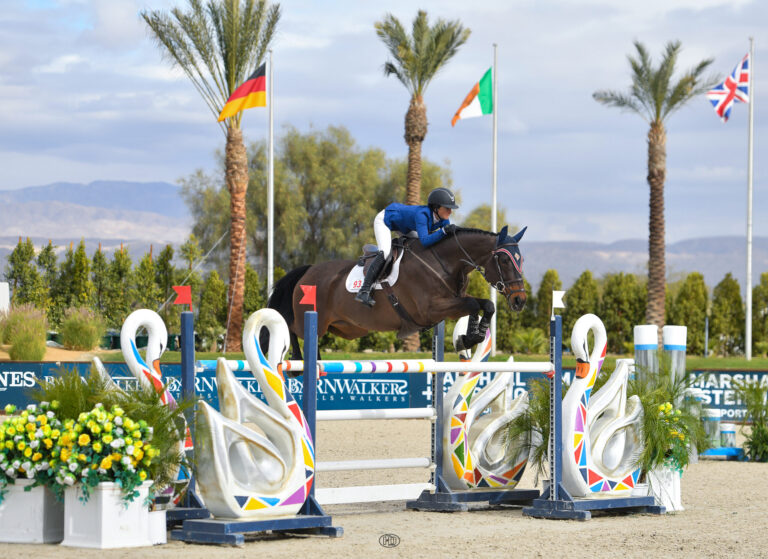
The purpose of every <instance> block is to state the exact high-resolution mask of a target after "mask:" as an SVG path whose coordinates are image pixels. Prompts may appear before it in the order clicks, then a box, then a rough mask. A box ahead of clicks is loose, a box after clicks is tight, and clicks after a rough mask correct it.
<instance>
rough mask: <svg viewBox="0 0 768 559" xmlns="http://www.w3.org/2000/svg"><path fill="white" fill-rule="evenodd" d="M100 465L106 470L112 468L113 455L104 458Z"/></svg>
mask: <svg viewBox="0 0 768 559" xmlns="http://www.w3.org/2000/svg"><path fill="white" fill-rule="evenodd" d="M99 467H100V468H102V469H104V470H108V469H110V468H111V467H112V457H111V456H107V457H106V458H104V459H103V460H102V461H101V464H99Z"/></svg>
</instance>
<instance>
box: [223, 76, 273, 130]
mask: <svg viewBox="0 0 768 559" xmlns="http://www.w3.org/2000/svg"><path fill="white" fill-rule="evenodd" d="M266 70H267V64H266V63H264V64H262V65H261V66H259V67H258V69H257V70H256V71H255V72H254V73H253V74H251V77H250V78H248V79H247V80H245V82H243V84H242V85H241V86H240V87H238V88H237V89H236V90H235V92H234V93H233V94H232V95H231V96H230V98H229V99H227V103H226V104H225V105H224V108H223V109H222V110H221V114H220V115H219V122H221V121H222V120H224V119H225V118H229V117H231V116H234V115H236V114H237V113H239V112H240V111H244V110H245V109H250V108H251V107H266V106H267V95H266V92H267V78H266V73H267V72H266Z"/></svg>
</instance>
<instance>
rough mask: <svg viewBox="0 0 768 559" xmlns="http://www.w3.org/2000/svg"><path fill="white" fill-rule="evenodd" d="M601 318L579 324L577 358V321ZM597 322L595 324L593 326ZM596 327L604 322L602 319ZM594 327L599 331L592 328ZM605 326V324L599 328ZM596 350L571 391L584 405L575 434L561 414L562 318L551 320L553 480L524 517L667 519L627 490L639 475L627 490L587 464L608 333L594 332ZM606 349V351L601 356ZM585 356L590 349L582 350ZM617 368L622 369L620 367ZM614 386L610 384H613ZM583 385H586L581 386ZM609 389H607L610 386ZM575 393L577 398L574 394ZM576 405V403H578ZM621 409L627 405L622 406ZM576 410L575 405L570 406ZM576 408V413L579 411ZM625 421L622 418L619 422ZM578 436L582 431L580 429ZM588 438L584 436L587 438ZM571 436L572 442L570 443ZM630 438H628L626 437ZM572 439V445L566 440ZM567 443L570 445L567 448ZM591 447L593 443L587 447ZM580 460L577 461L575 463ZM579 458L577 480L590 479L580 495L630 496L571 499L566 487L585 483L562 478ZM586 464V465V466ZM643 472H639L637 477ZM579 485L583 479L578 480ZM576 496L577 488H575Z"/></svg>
mask: <svg viewBox="0 0 768 559" xmlns="http://www.w3.org/2000/svg"><path fill="white" fill-rule="evenodd" d="M592 318H594V319H597V317H594V315H586V316H584V317H582V318H581V319H579V321H577V324H576V325H575V326H574V336H573V337H572V338H571V345H572V347H573V349H574V354H577V355H578V352H577V351H576V350H577V349H578V348H577V347H576V342H575V339H576V337H577V336H576V332H577V329H578V327H579V322H582V321H584V319H590V321H591V319H592ZM593 322H594V321H593ZM596 322H600V321H599V319H597V320H596ZM591 326H595V325H594V324H593V325H591ZM599 326H600V327H602V323H601V322H600V324H599ZM587 329H588V328H587V327H584V328H582V329H580V331H579V335H580V337H583V345H584V346H586V330H587ZM595 330H596V331H595V346H596V347H595V348H594V350H593V352H592V354H591V355H590V357H589V360H588V361H587V360H584V362H580V363H579V366H580V368H577V372H576V375H575V376H574V382H573V384H572V385H571V388H570V389H569V391H568V394H569V395H570V394H571V392H572V391H574V390H575V389H579V388H581V389H582V390H583V392H584V394H583V396H582V398H581V399H580V401H581V402H582V403H583V408H584V410H582V411H577V412H576V413H579V414H581V415H580V419H581V421H582V423H581V430H580V431H579V432H574V431H572V430H568V429H566V426H565V423H564V421H566V420H571V419H572V418H571V417H567V418H564V414H563V398H562V393H563V391H562V384H563V376H562V371H563V367H562V317H560V316H554V317H553V318H552V320H551V321H550V326H549V332H550V357H551V359H552V362H553V363H554V365H555V375H554V376H553V377H552V378H551V379H550V384H549V403H550V425H552V430H551V437H550V440H549V472H550V479H549V480H548V482H546V483H545V486H544V490H543V491H542V493H541V496H540V497H539V498H538V499H536V500H535V501H533V505H532V506H530V507H525V508H523V515H525V516H533V517H535V518H551V519H567V520H589V519H590V518H591V517H592V514H591V512H590V511H593V510H610V511H628V512H646V513H652V514H664V512H665V509H664V507H663V506H659V505H657V504H656V500H655V499H654V497H652V496H642V497H641V496H637V497H635V496H632V495H631V492H630V491H629V489H630V488H631V487H633V486H634V484H635V483H636V482H637V475H636V473H632V474H630V475H629V476H628V477H627V479H626V486H627V487H624V486H620V485H619V484H620V483H621V481H613V480H610V479H609V476H607V475H606V476H604V477H601V476H600V474H601V470H600V469H599V468H595V471H593V469H592V468H591V467H588V466H587V464H589V465H590V466H591V462H590V460H591V459H592V456H591V452H592V448H591V446H590V444H592V442H591V441H590V440H589V439H590V438H589V425H588V423H589V412H588V411H587V408H588V404H589V399H590V395H591V390H592V387H593V385H594V382H595V380H596V378H597V375H598V374H599V372H600V367H601V366H602V363H603V358H604V357H605V349H604V347H605V329H604V328H603V329H602V336H601V335H600V334H601V333H600V332H599V328H596V329H595ZM601 348H602V352H601ZM583 354H584V356H585V357H586V354H587V352H586V348H584V351H583ZM617 366H623V365H622V364H619V363H617ZM609 382H611V381H609ZM582 384H584V386H580V385H582ZM606 386H607V385H606ZM574 394H576V393H575V392H574ZM577 404H578V402H577ZM622 405H623V403H622ZM569 409H572V406H569ZM577 409H578V408H577ZM619 419H620V420H621V419H622V418H621V417H620V418H619ZM577 423H578V419H577ZM576 431H578V429H576ZM585 434H586V436H584V435H585ZM569 436H570V438H569ZM626 436H627V437H629V436H630V435H626ZM575 437H583V440H581V439H580V440H579V443H580V444H573V443H574V442H575V441H576V438H575ZM566 438H569V440H567V441H566V440H565V439H566ZM564 443H567V444H564ZM588 443H589V444H588ZM574 446H576V447H577V448H576V450H575V453H576V454H575V455H570V454H568V451H569V450H573V448H572V447H574ZM576 457H578V459H576ZM575 459H576V462H575V465H576V469H578V470H583V471H582V472H581V473H579V474H577V475H578V476H581V475H584V474H586V479H585V480H584V482H585V483H586V484H587V489H586V490H585V491H582V493H584V494H586V495H589V494H590V493H592V494H597V493H599V492H600V491H606V492H608V491H613V490H614V489H621V490H622V491H623V490H625V489H626V491H623V492H624V493H626V494H627V496H620V497H601V498H597V499H594V498H581V497H577V496H574V495H571V493H569V491H568V490H567V489H566V487H565V485H566V484H568V485H570V487H571V488H574V487H578V486H580V485H581V484H574V482H573V479H569V480H568V481H567V482H566V483H565V484H564V482H563V473H564V471H565V472H566V474H567V475H571V476H572V470H573V469H574V468H573V467H572V466H573V465H574V464H573V463H572V461H573V460H575ZM564 460H568V461H569V464H568V468H566V467H564V463H563V462H564ZM582 463H583V464H584V466H583V467H581V466H582ZM637 473H639V472H637ZM579 481H580V480H579ZM572 491H574V489H572Z"/></svg>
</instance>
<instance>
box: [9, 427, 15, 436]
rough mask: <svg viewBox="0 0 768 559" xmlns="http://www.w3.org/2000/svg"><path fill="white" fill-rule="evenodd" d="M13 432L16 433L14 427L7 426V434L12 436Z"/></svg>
mask: <svg viewBox="0 0 768 559" xmlns="http://www.w3.org/2000/svg"><path fill="white" fill-rule="evenodd" d="M15 434H16V429H14V428H13V427H8V436H9V437H12V436H14V435H15Z"/></svg>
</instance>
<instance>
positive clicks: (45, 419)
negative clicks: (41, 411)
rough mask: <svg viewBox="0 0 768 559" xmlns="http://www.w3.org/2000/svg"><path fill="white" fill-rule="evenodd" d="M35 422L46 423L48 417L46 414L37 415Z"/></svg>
mask: <svg viewBox="0 0 768 559" xmlns="http://www.w3.org/2000/svg"><path fill="white" fill-rule="evenodd" d="M37 422H38V423H39V424H40V425H45V424H46V423H48V418H47V417H46V416H44V415H38V416H37Z"/></svg>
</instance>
